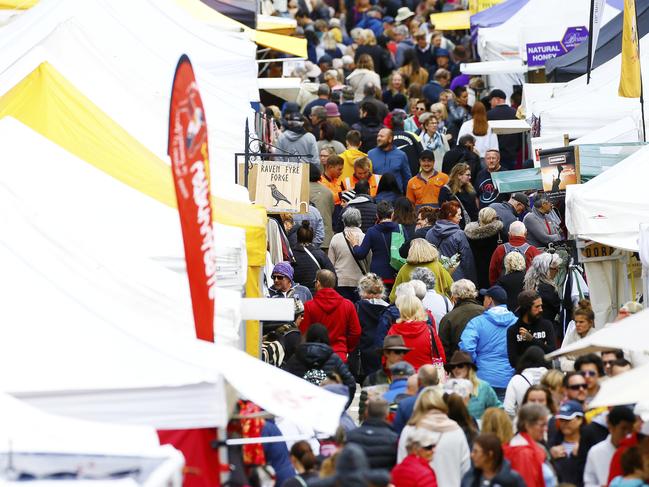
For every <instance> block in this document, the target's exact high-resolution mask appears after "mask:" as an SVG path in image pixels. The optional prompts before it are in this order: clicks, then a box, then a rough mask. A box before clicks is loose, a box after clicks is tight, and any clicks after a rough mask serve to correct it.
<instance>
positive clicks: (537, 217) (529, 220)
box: [523, 208, 563, 247]
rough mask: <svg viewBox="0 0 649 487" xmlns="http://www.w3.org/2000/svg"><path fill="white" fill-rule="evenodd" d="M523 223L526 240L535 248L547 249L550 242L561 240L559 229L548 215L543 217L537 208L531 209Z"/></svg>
mask: <svg viewBox="0 0 649 487" xmlns="http://www.w3.org/2000/svg"><path fill="white" fill-rule="evenodd" d="M523 223H524V224H525V228H526V229H527V240H528V241H529V242H530V243H531V244H532V245H534V246H536V247H547V246H548V244H549V243H550V242H557V241H559V240H561V239H562V238H563V236H562V235H561V229H560V228H559V226H558V225H557V223H556V221H555V220H554V219H553V218H552V216H551V215H550V214H547V215H544V214H543V213H541V212H540V211H539V209H538V208H532V211H530V212H529V213H528V214H527V215H525V218H523Z"/></svg>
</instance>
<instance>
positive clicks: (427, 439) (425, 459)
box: [392, 428, 439, 487]
mask: <svg viewBox="0 0 649 487" xmlns="http://www.w3.org/2000/svg"><path fill="white" fill-rule="evenodd" d="M438 441H439V434H437V433H433V432H432V431H430V430H428V429H425V428H415V429H414V430H411V433H410V434H409V435H408V438H407V439H406V449H407V450H408V456H407V457H406V458H404V459H403V461H402V462H401V463H400V464H399V465H397V466H396V467H394V468H393V469H392V483H393V484H394V487H437V478H436V477H435V472H434V471H433V469H432V468H430V462H431V461H432V459H433V453H434V451H435V445H436V444H437V442H438Z"/></svg>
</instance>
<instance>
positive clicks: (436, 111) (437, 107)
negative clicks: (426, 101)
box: [430, 102, 448, 134]
mask: <svg viewBox="0 0 649 487" xmlns="http://www.w3.org/2000/svg"><path fill="white" fill-rule="evenodd" d="M430 113H432V114H433V115H435V116H436V117H437V121H438V124H437V131H438V132H440V133H442V134H445V133H446V130H447V128H448V127H447V125H446V124H447V121H448V110H447V109H446V105H444V104H443V103H440V102H437V103H433V104H432V105H431V106H430Z"/></svg>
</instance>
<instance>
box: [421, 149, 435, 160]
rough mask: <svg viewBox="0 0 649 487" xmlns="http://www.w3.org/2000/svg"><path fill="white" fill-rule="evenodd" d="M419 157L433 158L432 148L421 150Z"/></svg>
mask: <svg viewBox="0 0 649 487" xmlns="http://www.w3.org/2000/svg"><path fill="white" fill-rule="evenodd" d="M419 159H430V160H433V161H434V160H435V154H434V153H433V151H432V150H428V149H425V150H423V151H421V154H420V155H419Z"/></svg>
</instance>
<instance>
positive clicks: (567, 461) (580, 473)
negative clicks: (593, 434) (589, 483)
mask: <svg viewBox="0 0 649 487" xmlns="http://www.w3.org/2000/svg"><path fill="white" fill-rule="evenodd" d="M561 443H563V434H562V433H561V431H560V430H559V429H557V430H556V431H555V433H554V434H553V435H551V436H550V434H549V433H548V450H549V449H550V448H552V447H553V446H557V445H560V444H561ZM580 449H581V448H580ZM552 466H553V467H554V470H555V471H556V472H557V477H558V478H559V482H560V483H566V484H573V485H576V486H577V487H581V486H582V485H583V484H584V466H582V465H580V464H579V457H578V455H573V454H572V453H571V454H570V455H568V456H567V457H564V458H554V459H552Z"/></svg>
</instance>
